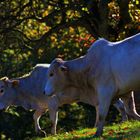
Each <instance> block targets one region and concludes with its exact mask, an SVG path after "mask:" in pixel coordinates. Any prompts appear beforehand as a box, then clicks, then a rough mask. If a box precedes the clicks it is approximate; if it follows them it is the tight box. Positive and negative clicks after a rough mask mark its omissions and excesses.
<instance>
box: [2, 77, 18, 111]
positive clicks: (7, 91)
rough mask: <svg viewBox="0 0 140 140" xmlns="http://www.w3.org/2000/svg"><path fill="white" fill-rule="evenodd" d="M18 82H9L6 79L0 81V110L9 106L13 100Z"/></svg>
mask: <svg viewBox="0 0 140 140" xmlns="http://www.w3.org/2000/svg"><path fill="white" fill-rule="evenodd" d="M18 84H19V81H18V80H9V79H8V78H7V77H3V78H1V79H0V109H4V108H6V107H7V106H9V105H10V104H11V103H12V102H13V100H14V99H15V87H16V86H17V85H18Z"/></svg>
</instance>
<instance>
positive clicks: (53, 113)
mask: <svg viewBox="0 0 140 140" xmlns="http://www.w3.org/2000/svg"><path fill="white" fill-rule="evenodd" d="M49 115H50V120H51V122H52V128H51V133H52V134H53V135H55V134H56V126H57V120H58V111H57V110H55V109H50V110H49Z"/></svg>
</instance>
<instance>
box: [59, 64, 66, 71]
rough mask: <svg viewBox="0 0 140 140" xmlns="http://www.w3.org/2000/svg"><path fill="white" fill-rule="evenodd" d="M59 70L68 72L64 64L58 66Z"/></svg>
mask: <svg viewBox="0 0 140 140" xmlns="http://www.w3.org/2000/svg"><path fill="white" fill-rule="evenodd" d="M60 70H61V71H63V72H68V68H67V67H66V66H64V65H61V66H60Z"/></svg>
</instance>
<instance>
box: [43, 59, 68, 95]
mask: <svg viewBox="0 0 140 140" xmlns="http://www.w3.org/2000/svg"><path fill="white" fill-rule="evenodd" d="M67 78H68V68H67V67H66V66H65V65H64V61H63V60H62V59H59V58H56V59H55V60H53V61H52V63H51V65H50V67H49V69H48V73H47V82H46V85H45V91H44V94H46V95H48V96H51V95H53V94H54V93H59V92H62V91H63V89H64V88H65V87H66V86H67V82H68V80H67Z"/></svg>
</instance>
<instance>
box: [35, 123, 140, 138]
mask: <svg viewBox="0 0 140 140" xmlns="http://www.w3.org/2000/svg"><path fill="white" fill-rule="evenodd" d="M95 131H96V129H95V128H94V129H91V128H86V129H81V130H74V131H72V132H67V133H62V134H57V135H55V136H48V137H46V138H33V140H140V122H138V121H131V122H124V123H121V124H113V125H111V126H106V127H104V133H103V136H102V137H100V138H93V135H94V134H95Z"/></svg>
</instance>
